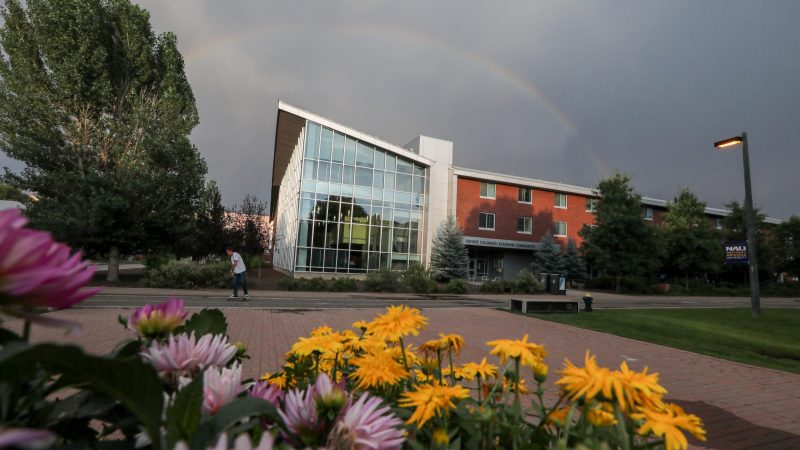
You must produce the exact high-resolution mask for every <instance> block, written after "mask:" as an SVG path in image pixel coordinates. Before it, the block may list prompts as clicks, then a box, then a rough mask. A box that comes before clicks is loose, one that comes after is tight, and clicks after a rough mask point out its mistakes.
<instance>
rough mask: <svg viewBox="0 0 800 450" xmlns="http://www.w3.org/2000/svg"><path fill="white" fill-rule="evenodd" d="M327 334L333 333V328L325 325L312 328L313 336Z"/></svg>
mask: <svg viewBox="0 0 800 450" xmlns="http://www.w3.org/2000/svg"><path fill="white" fill-rule="evenodd" d="M326 334H333V328H331V327H329V326H327V325H323V326H321V327H317V328H314V329H313V330H311V336H325V335H326Z"/></svg>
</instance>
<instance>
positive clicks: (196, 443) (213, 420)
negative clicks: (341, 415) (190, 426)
mask: <svg viewBox="0 0 800 450" xmlns="http://www.w3.org/2000/svg"><path fill="white" fill-rule="evenodd" d="M252 416H265V417H266V418H268V419H269V420H270V421H272V422H275V423H277V424H278V425H279V426H282V424H283V421H282V420H281V418H280V416H279V415H278V410H277V409H275V407H274V406H273V405H272V404H271V403H270V402H268V401H266V400H262V399H260V398H256V397H244V398H238V399H236V400H234V401H232V402H231V403H228V404H227V405H225V406H223V407H222V408H220V410H219V411H217V413H216V414H214V415H213V416H211V417H209V418H208V419H206V420H204V421H203V422H201V423H200V426H199V427H198V428H197V432H196V433H195V434H194V436H192V441H191V448H193V449H195V448H208V447H209V446H212V445H214V444H215V443H216V440H217V439H218V438H219V435H220V433H222V432H223V431H225V430H226V429H227V428H228V427H230V426H231V425H233V424H235V423H236V422H238V421H240V420H242V419H246V418H249V417H252Z"/></svg>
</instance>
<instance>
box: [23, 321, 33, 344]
mask: <svg viewBox="0 0 800 450" xmlns="http://www.w3.org/2000/svg"><path fill="white" fill-rule="evenodd" d="M30 338H31V321H30V320H28V319H25V322H24V323H23V325H22V340H23V341H25V342H28V341H29V340H30Z"/></svg>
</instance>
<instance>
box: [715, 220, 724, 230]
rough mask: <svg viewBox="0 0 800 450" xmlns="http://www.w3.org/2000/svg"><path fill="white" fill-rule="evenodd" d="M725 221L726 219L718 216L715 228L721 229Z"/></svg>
mask: <svg viewBox="0 0 800 450" xmlns="http://www.w3.org/2000/svg"><path fill="white" fill-rule="evenodd" d="M723 222H724V220H723V219H722V217H717V218H716V219H715V220H714V228H716V229H718V230H721V229H722V224H723Z"/></svg>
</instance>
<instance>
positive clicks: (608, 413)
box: [586, 402, 617, 427]
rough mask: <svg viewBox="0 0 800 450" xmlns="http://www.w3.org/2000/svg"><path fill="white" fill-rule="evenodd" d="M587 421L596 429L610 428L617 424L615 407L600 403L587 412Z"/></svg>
mask: <svg viewBox="0 0 800 450" xmlns="http://www.w3.org/2000/svg"><path fill="white" fill-rule="evenodd" d="M586 419H587V420H589V423H591V424H592V425H594V426H596V427H608V426H611V425H616V424H617V419H615V418H614V406H613V405H611V403H608V402H600V403H597V404H595V405H593V406H592V407H591V408H590V409H589V410H588V411H586Z"/></svg>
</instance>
